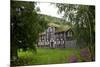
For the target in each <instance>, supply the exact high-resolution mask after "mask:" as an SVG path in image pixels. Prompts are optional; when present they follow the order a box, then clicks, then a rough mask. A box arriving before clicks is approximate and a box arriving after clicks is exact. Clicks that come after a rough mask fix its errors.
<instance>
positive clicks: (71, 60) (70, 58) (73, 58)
mask: <svg viewBox="0 0 100 67" xmlns="http://www.w3.org/2000/svg"><path fill="white" fill-rule="evenodd" d="M77 61H78V59H77V57H76V56H75V55H72V56H70V57H69V62H71V63H73V62H77Z"/></svg>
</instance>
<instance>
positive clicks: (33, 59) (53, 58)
mask: <svg viewBox="0 0 100 67" xmlns="http://www.w3.org/2000/svg"><path fill="white" fill-rule="evenodd" d="M79 51H80V50H79V49H50V48H37V53H35V52H33V51H31V50H30V51H26V52H24V51H21V52H18V56H19V58H20V61H19V62H18V65H37V64H58V63H67V62H69V61H68V58H70V56H73V55H74V56H76V57H77V58H78V61H81V60H80V55H79Z"/></svg>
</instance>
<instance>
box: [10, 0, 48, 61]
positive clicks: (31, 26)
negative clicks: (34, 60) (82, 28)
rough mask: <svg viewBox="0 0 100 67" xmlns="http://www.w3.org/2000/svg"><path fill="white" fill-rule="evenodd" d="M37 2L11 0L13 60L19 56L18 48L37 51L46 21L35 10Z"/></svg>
mask: <svg viewBox="0 0 100 67" xmlns="http://www.w3.org/2000/svg"><path fill="white" fill-rule="evenodd" d="M35 4H36V3H35V2H24V1H11V61H16V59H17V58H18V54H17V50H18V49H20V48H21V49H23V50H25V51H26V50H27V49H33V50H35V51H36V45H35V44H36V43H37V39H38V34H39V33H40V32H42V31H43V30H44V29H45V28H46V25H47V23H46V21H45V20H44V18H42V17H41V16H39V15H38V14H37V12H36V10H35Z"/></svg>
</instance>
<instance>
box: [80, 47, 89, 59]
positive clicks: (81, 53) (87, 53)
mask: <svg viewBox="0 0 100 67" xmlns="http://www.w3.org/2000/svg"><path fill="white" fill-rule="evenodd" d="M80 55H81V56H82V57H89V56H90V52H89V49H86V48H85V49H82V50H81V52H80Z"/></svg>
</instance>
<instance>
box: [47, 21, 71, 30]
mask: <svg viewBox="0 0 100 67" xmlns="http://www.w3.org/2000/svg"><path fill="white" fill-rule="evenodd" d="M48 26H50V27H56V32H62V31H68V30H69V29H70V28H71V26H69V25H67V24H65V25H64V24H55V23H49V24H48Z"/></svg>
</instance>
